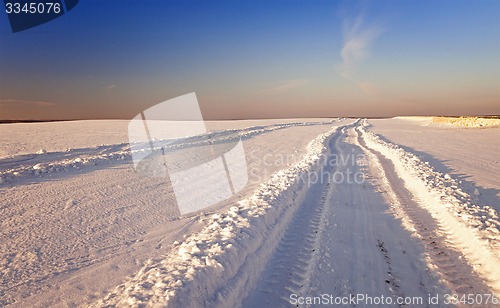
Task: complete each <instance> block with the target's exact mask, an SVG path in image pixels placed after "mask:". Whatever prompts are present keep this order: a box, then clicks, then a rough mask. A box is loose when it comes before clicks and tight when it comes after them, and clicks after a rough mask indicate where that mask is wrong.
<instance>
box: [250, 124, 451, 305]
mask: <svg viewBox="0 0 500 308" xmlns="http://www.w3.org/2000/svg"><path fill="white" fill-rule="evenodd" d="M355 138H356V133H355V131H354V130H353V129H352V128H345V129H343V130H342V134H341V135H339V136H337V137H336V138H335V139H333V138H332V139H331V141H330V143H329V147H330V151H331V153H332V154H334V155H336V156H332V157H330V159H333V160H338V161H336V162H335V161H334V162H331V161H330V162H329V163H328V164H327V166H326V167H325V168H324V170H323V171H324V172H325V173H328V172H330V174H331V173H332V172H335V171H338V172H342V173H343V174H347V172H348V171H352V172H357V171H360V172H364V173H365V174H366V177H367V178H369V177H370V175H369V174H368V170H367V167H366V162H364V161H363V160H362V159H360V160H359V161H358V160H356V162H354V161H353V159H355V158H358V157H359V155H360V154H361V153H362V151H361V149H360V148H359V147H358V146H356V145H355ZM333 179H335V178H333ZM386 210H387V204H386V203H385V200H384V198H383V197H382V196H381V195H380V194H379V193H378V192H377V190H376V186H375V184H372V183H349V182H347V181H345V182H343V181H334V180H332V179H331V181H330V182H328V181H325V182H322V183H316V184H315V185H312V186H311V187H310V189H309V191H308V193H307V195H306V198H305V200H304V202H303V203H302V205H301V208H300V209H299V210H298V212H297V213H296V215H295V217H294V220H293V221H292V222H291V223H290V224H289V227H288V230H287V231H286V233H285V235H284V237H283V240H282V241H281V243H280V245H279V246H278V248H277V250H276V251H275V253H274V254H273V256H272V258H271V260H270V262H269V263H268V264H267V267H266V269H265V270H264V272H263V274H262V276H261V278H260V279H259V282H258V283H257V284H256V286H254V289H253V291H252V292H251V293H250V295H249V296H248V297H247V298H246V299H245V300H244V301H243V307H283V306H292V304H293V303H294V302H293V300H292V299H296V298H298V297H303V298H305V297H309V298H313V297H319V296H321V295H322V294H327V295H332V296H336V297H343V296H349V295H355V294H367V295H369V296H385V297H391V298H394V299H395V298H398V297H404V296H420V297H422V298H424V297H425V298H426V297H427V296H428V294H429V293H431V294H436V293H443V291H444V290H445V289H444V287H443V286H442V285H440V284H439V282H438V281H437V277H435V276H434V275H432V274H430V273H429V272H428V271H427V267H426V265H425V263H424V262H423V261H422V260H421V257H422V251H421V248H420V246H419V245H418V244H417V243H416V241H415V240H412V239H411V235H410V233H409V232H408V231H406V230H405V229H404V228H403V227H402V226H401V224H400V222H399V221H397V220H396V219H394V217H393V216H392V215H390V214H387V213H385V212H386ZM293 296H295V297H294V298H292V297H293ZM315 304H316V305H318V304H319V302H316V303H315ZM293 306H295V305H293ZM305 306H310V305H307V304H306V305H305ZM313 306H314V305H313ZM361 306H363V304H361Z"/></svg>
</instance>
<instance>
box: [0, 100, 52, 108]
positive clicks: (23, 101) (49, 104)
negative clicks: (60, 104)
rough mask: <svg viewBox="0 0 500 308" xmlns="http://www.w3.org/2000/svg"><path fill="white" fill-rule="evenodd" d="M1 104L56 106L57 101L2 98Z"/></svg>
mask: <svg viewBox="0 0 500 308" xmlns="http://www.w3.org/2000/svg"><path fill="white" fill-rule="evenodd" d="M0 105H1V106H14V105H18V106H19V105H22V106H39V107H52V106H55V105H56V104H55V103H51V102H45V101H32V100H23V99H0Z"/></svg>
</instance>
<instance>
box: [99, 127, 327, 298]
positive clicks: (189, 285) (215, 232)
mask: <svg viewBox="0 0 500 308" xmlns="http://www.w3.org/2000/svg"><path fill="white" fill-rule="evenodd" d="M336 133H337V128H336V127H334V128H333V129H332V130H331V131H330V132H327V133H324V134H321V135H320V136H318V137H316V138H315V139H314V140H312V141H311V142H310V143H309V144H308V146H307V153H306V154H305V156H304V157H303V159H302V160H300V161H299V162H297V163H295V164H293V165H292V166H290V167H289V168H287V169H285V170H281V171H279V172H276V173H275V174H274V175H272V176H271V178H270V180H269V181H268V182H267V183H264V184H262V185H261V187H260V188H259V189H258V190H257V191H256V192H255V193H254V194H253V196H251V197H250V198H249V199H246V200H243V201H240V202H238V205H237V206H233V207H231V208H230V210H229V211H228V212H226V213H221V214H214V215H212V216H211V217H210V218H208V219H209V221H208V225H207V227H205V228H203V229H202V230H201V231H200V232H196V233H194V234H192V235H191V236H189V237H188V238H186V239H185V240H184V242H183V243H180V244H177V245H176V246H175V247H173V249H172V250H171V252H170V253H169V254H168V255H167V256H166V257H165V258H164V259H163V260H159V261H156V262H155V261H151V262H150V263H149V264H147V265H146V266H145V267H144V268H142V269H141V270H140V271H139V273H138V274H137V275H136V276H135V277H133V278H132V279H130V280H129V281H127V282H125V283H124V284H123V285H120V286H118V287H117V288H116V289H115V290H113V291H112V292H111V293H110V294H108V296H106V297H105V298H104V299H103V300H101V301H99V302H97V303H95V305H94V306H97V307H101V306H104V307H106V306H121V305H131V306H140V305H148V306H156V305H160V306H165V305H168V306H172V307H202V306H223V307H234V306H235V305H238V303H240V302H241V297H242V294H243V295H244V294H246V293H247V292H248V290H249V288H250V286H252V285H253V284H254V283H255V281H256V279H257V278H258V275H259V273H260V272H261V270H259V269H261V268H263V267H264V266H265V264H266V260H267V259H268V257H269V255H270V254H271V253H272V252H273V250H274V248H275V246H276V245H277V243H278V241H279V240H280V238H281V235H282V233H283V231H284V228H286V226H288V224H289V221H290V219H291V217H292V215H293V213H294V212H295V211H296V209H297V207H298V205H300V201H301V200H302V199H303V198H304V193H305V192H306V191H307V190H308V187H307V183H308V179H307V177H308V176H309V175H310V174H311V173H310V172H311V171H313V170H319V169H320V168H321V163H322V162H321V158H322V154H323V153H324V152H325V151H326V146H325V142H326V141H327V140H329V138H331V136H332V135H335V134H336ZM304 176H305V177H306V178H304ZM200 219H203V217H202V218H200Z"/></svg>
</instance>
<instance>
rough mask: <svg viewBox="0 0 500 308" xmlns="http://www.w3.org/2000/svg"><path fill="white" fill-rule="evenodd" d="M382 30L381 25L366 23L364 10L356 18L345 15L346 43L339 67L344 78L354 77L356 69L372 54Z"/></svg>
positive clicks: (341, 53)
mask: <svg viewBox="0 0 500 308" xmlns="http://www.w3.org/2000/svg"><path fill="white" fill-rule="evenodd" d="M382 32H383V29H382V27H381V26H379V25H373V24H372V25H369V24H367V23H366V21H365V14H364V12H360V13H358V15H357V16H356V18H354V19H352V18H349V17H344V21H343V36H344V44H343V46H342V50H341V51H340V56H341V57H342V63H341V64H340V65H339V67H338V70H339V73H340V74H341V75H342V76H343V77H344V78H347V79H349V80H353V79H354V76H353V75H354V73H355V71H356V69H357V68H358V66H359V65H360V63H361V62H363V60H365V59H366V58H367V57H368V56H369V55H370V49H371V47H372V45H373V42H374V41H375V40H376V39H377V38H378V37H379V36H380V34H381V33H382Z"/></svg>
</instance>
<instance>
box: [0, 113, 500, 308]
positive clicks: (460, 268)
mask: <svg viewBox="0 0 500 308" xmlns="http://www.w3.org/2000/svg"><path fill="white" fill-rule="evenodd" d="M127 125H128V122H127V121H75V122H55V123H36V124H3V125H0V141H1V144H2V146H1V148H0V217H1V221H0V280H1V282H2V283H1V284H0V306H3V305H8V306H12V307H28V306H38V307H46V306H50V305H56V306H92V307H113V306H116V307H122V306H133V307H140V306H171V307H237V306H243V307H259V306H264V307H280V306H285V307H286V306H296V305H299V306H300V305H301V304H307V305H306V306H315V305H317V304H319V301H322V302H323V303H330V304H338V302H337V301H339V300H340V301H341V302H342V303H344V304H345V305H346V306H353V305H354V304H355V305H356V306H371V305H370V302H367V301H368V300H369V297H371V300H372V301H373V300H374V298H375V300H379V301H380V300H381V298H382V296H383V299H382V300H385V301H383V302H381V303H384V304H390V303H392V304H393V305H396V306H398V305H399V306H404V305H402V304H401V303H397V301H406V306H415V305H423V306H427V305H430V304H431V302H430V297H432V298H436V296H437V299H438V303H437V304H438V305H439V306H447V305H446V304H447V302H446V300H448V301H452V303H453V300H454V299H455V297H453V296H452V297H449V296H448V295H451V294H456V296H457V297H458V299H459V300H460V299H462V300H469V303H472V304H477V305H478V306H493V305H494V304H495V300H496V299H497V298H498V296H499V295H500V267H498V264H499V262H500V219H499V211H500V198H499V196H500V194H499V192H500V180H499V177H498V174H499V172H500V163H499V162H498V153H499V151H500V146H499V142H498V137H497V136H498V135H499V132H500V128H486V129H474V128H468V129H461V128H456V127H453V126H446V127H440V126H438V125H434V124H432V119H431V118H394V119H385V120H354V119H333V120H332V119H290V120H255V121H219V122H207V127H208V129H209V130H210V133H209V134H208V135H209V137H210V138H209V143H210V144H208V143H207V141H206V140H207V139H206V138H204V137H206V136H193V137H189V138H184V139H182V138H181V139H178V140H175V141H174V142H171V141H168V142H167V141H165V147H166V148H167V150H169V151H172V153H174V154H173V155H174V156H175V157H177V159H179V160H180V161H190V162H191V159H192V158H193V157H190V156H187V155H186V151H184V150H185V149H191V150H192V149H194V150H199V151H207V149H208V148H209V145H213V144H215V145H225V144H231V143H232V142H233V143H234V142H237V141H238V140H240V139H241V140H242V142H243V148H244V151H245V161H244V162H239V163H240V164H239V165H238V164H237V166H240V167H241V168H243V165H246V169H247V171H248V183H247V184H246V186H245V187H244V188H243V189H242V190H240V191H238V192H236V193H235V194H234V195H233V196H232V197H230V198H228V199H227V200H225V201H222V202H218V203H217V204H214V205H212V206H210V207H207V208H204V209H202V210H199V211H196V212H190V213H186V214H183V215H182V214H181V212H180V211H179V208H178V207H177V206H176V194H175V191H174V190H173V189H172V185H171V184H170V182H169V181H168V180H167V179H166V178H165V177H151V176H145V174H143V173H141V172H137V171H136V170H135V169H134V164H133V161H132V156H133V154H134V153H135V152H134V151H139V150H138V149H136V148H134V147H132V148H130V146H129V144H128V137H127ZM156 142H160V143H161V142H162V141H161V140H160V141H155V143H156ZM162 151H163V148H162ZM195 152H196V151H195ZM242 164H243V165H242ZM226 169H227V168H226ZM200 177H201V176H199V175H198V176H196V175H193V177H192V178H189V179H184V180H185V181H186V182H187V183H190V182H191V183H193V193H194V192H195V191H203V187H202V186H207V185H208V186H213V187H218V185H219V184H220V183H219V182H218V181H219V180H220V179H217V177H214V178H211V177H209V178H208V179H200ZM326 295H328V296H326ZM361 295H364V297H361ZM463 295H465V297H462V296H463ZM468 295H473V296H472V297H470V296H469V298H468V297H467V296H468ZM329 296H331V297H329ZM353 296H354V297H356V301H355V302H353V301H352V300H351V298H350V297H353ZM470 298H473V299H472V300H471V299H470ZM328 299H329V301H328ZM345 299H348V301H347V302H345V301H343V300H345ZM388 300H390V301H391V302H388ZM479 300H481V302H479ZM420 301H421V302H420ZM471 301H472V302H471ZM462 303H463V302H462ZM372 304H373V303H372Z"/></svg>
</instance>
